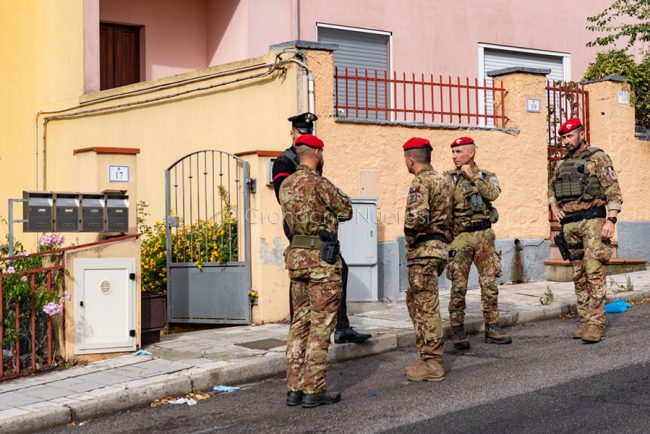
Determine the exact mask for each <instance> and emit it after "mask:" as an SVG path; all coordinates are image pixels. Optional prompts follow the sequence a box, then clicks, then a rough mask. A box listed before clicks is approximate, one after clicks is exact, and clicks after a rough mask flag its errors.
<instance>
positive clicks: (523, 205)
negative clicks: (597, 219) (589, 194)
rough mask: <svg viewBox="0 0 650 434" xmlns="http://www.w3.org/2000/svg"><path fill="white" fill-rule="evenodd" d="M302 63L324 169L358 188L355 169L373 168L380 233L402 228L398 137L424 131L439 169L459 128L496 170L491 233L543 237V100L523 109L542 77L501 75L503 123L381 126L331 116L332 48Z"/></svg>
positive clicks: (446, 165) (404, 183)
mask: <svg viewBox="0 0 650 434" xmlns="http://www.w3.org/2000/svg"><path fill="white" fill-rule="evenodd" d="M309 67H310V68H312V71H313V73H314V76H315V79H316V113H317V115H318V116H319V120H318V125H317V128H318V136H319V137H321V138H322V139H323V140H324V141H325V169H324V174H325V176H327V177H328V178H330V179H331V180H332V181H333V182H334V183H335V184H336V185H337V186H339V187H340V188H341V189H342V190H344V191H345V192H346V193H348V194H351V195H360V194H362V189H361V187H362V186H361V185H360V184H362V183H363V176H362V175H361V174H362V172H369V171H370V172H376V173H377V175H378V193H379V194H378V212H379V213H380V214H381V216H380V218H379V220H380V222H379V225H378V230H379V240H380V241H383V240H393V239H395V238H397V237H399V236H402V235H403V223H404V220H403V218H402V217H403V211H404V207H405V205H406V196H407V192H408V186H409V184H410V182H411V179H412V175H410V174H409V173H408V171H407V170H406V167H405V165H404V157H403V150H402V144H403V143H404V142H405V141H406V140H407V139H409V138H410V137H413V136H418V137H425V138H427V139H429V140H430V141H431V143H432V145H433V153H432V165H433V167H434V168H435V169H436V170H438V171H443V170H449V169H453V167H454V166H453V163H452V160H451V149H450V147H449V145H450V143H451V142H452V141H453V140H454V139H455V138H457V137H459V136H470V137H472V138H473V139H474V140H475V141H476V143H477V146H478V151H477V156H476V162H477V164H478V165H479V167H482V168H484V169H486V170H490V171H493V172H495V173H496V174H497V176H498V177H499V181H500V184H501V188H502V194H501V196H500V197H499V199H497V201H496V202H495V206H496V207H497V208H498V209H499V212H500V216H501V217H500V220H499V222H498V223H497V224H496V225H495V228H494V229H495V232H496V234H497V237H499V238H506V237H529V238H531V237H547V236H548V233H549V225H548V214H547V211H546V209H547V205H546V203H547V200H546V182H547V174H546V164H547V163H546V161H547V160H546V152H547V151H546V124H545V113H546V108H545V105H542V108H541V111H540V113H527V112H526V106H525V102H526V98H527V97H531V98H539V99H541V100H542V102H543V101H544V87H543V82H544V78H543V77H540V76H536V75H531V74H511V75H508V76H504V77H502V78H500V79H501V80H503V81H504V87H505V88H506V89H508V93H507V96H506V101H505V104H506V107H507V109H506V110H507V111H506V114H507V115H508V117H509V122H508V124H507V125H506V127H508V128H517V129H518V130H519V131H510V132H504V131H490V130H486V129H472V130H467V129H443V128H428V127H411V126H397V125H396V126H382V125H373V124H358V123H346V122H337V121H336V120H335V118H334V116H333V114H332V113H333V110H332V107H333V88H332V86H333V80H332V78H331V77H332V62H331V56H330V55H329V54H328V53H325V52H310V53H309Z"/></svg>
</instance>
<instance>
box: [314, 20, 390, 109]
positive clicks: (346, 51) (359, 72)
mask: <svg viewBox="0 0 650 434" xmlns="http://www.w3.org/2000/svg"><path fill="white" fill-rule="evenodd" d="M318 41H319V42H331V43H335V44H338V46H339V49H338V50H336V51H334V67H335V68H337V71H338V75H346V76H348V77H356V76H358V77H359V79H355V78H352V79H345V80H337V90H338V97H337V107H347V108H348V109H347V110H344V109H340V110H339V113H338V115H339V116H340V117H343V116H346V117H348V118H352V119H380V120H386V119H389V118H390V115H388V114H387V112H386V111H382V110H381V109H382V108H383V109H385V108H387V107H388V104H389V99H390V88H389V87H388V86H387V85H385V83H382V82H381V81H377V80H375V77H377V78H379V79H383V78H384V77H385V78H390V33H388V32H380V31H374V30H362V29H351V28H347V27H341V26H332V25H327V24H318ZM346 68H347V74H346ZM366 74H367V77H368V78H369V79H366ZM346 84H347V85H346ZM354 107H364V109H354ZM346 112H347V114H346Z"/></svg>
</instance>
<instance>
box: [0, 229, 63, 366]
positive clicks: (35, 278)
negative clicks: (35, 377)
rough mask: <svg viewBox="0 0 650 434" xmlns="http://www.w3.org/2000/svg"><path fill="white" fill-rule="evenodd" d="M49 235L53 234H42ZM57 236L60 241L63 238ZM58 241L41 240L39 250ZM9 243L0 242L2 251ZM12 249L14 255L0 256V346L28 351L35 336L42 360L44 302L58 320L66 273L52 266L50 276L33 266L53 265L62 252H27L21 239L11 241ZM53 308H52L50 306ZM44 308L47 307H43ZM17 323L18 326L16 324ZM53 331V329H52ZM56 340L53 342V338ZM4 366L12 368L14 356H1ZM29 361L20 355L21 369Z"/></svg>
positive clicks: (46, 319)
mask: <svg viewBox="0 0 650 434" xmlns="http://www.w3.org/2000/svg"><path fill="white" fill-rule="evenodd" d="M44 237H47V238H48V239H51V238H52V237H56V236H44ZM57 239H60V241H61V243H62V242H63V238H62V237H61V238H58V237H57ZM58 247H60V244H58V241H57V244H56V245H50V244H41V245H39V247H38V250H39V251H41V252H42V251H47V250H51V249H52V248H58ZM8 250H9V249H8V244H7V243H4V244H2V245H1V246H0V252H1V253H2V255H3V256H4V255H6V254H7V252H8ZM14 252H15V255H17V256H16V257H14V258H11V259H7V258H2V259H0V280H1V281H2V299H1V301H2V303H1V306H0V308H1V309H2V318H3V321H2V324H1V326H2V328H3V333H4V340H3V343H2V350H9V351H11V352H13V351H15V350H16V347H18V349H19V351H20V354H29V353H31V351H32V348H31V341H32V338H34V340H35V342H36V357H37V361H36V362H37V364H38V365H40V364H43V363H44V357H45V356H46V354H47V325H48V319H49V318H50V316H49V315H48V314H47V313H46V312H45V311H44V308H46V306H47V307H48V308H49V309H50V313H51V314H52V319H53V320H55V324H56V321H59V317H60V312H61V309H62V305H63V302H64V297H62V296H61V294H60V292H61V288H62V285H63V280H64V277H65V274H64V271H63V270H62V269H58V270H52V271H51V273H50V275H49V277H48V273H47V272H46V271H38V272H33V271H32V270H37V269H42V268H50V269H51V268H52V267H55V266H58V265H59V264H60V263H61V261H62V259H63V256H62V254H52V255H46V256H36V255H33V254H32V255H31V256H30V255H29V254H28V253H27V252H26V251H25V248H24V246H23V245H22V244H21V243H20V242H15V243H14ZM32 308H33V310H34V318H35V334H34V336H32V330H31V324H32ZM52 309H54V310H52ZM45 310H47V309H45ZM54 312H59V313H54ZM17 324H18V327H16V325H17ZM55 335H56V333H55ZM55 343H56V342H55ZM4 363H5V369H6V370H7V371H12V370H14V369H15V366H13V363H14V360H13V359H7V360H4ZM29 363H30V359H29V358H27V359H24V360H23V359H21V369H24V368H26V367H27V366H28V364H29Z"/></svg>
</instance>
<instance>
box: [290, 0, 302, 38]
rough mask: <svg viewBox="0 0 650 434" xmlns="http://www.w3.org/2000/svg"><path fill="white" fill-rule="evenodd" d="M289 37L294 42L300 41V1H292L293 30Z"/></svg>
mask: <svg viewBox="0 0 650 434" xmlns="http://www.w3.org/2000/svg"><path fill="white" fill-rule="evenodd" d="M291 36H292V38H291V39H293V40H294V41H298V40H300V0H293V29H292V31H291Z"/></svg>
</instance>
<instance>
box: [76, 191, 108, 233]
mask: <svg viewBox="0 0 650 434" xmlns="http://www.w3.org/2000/svg"><path fill="white" fill-rule="evenodd" d="M81 232H104V195H102V194H82V195H81Z"/></svg>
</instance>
